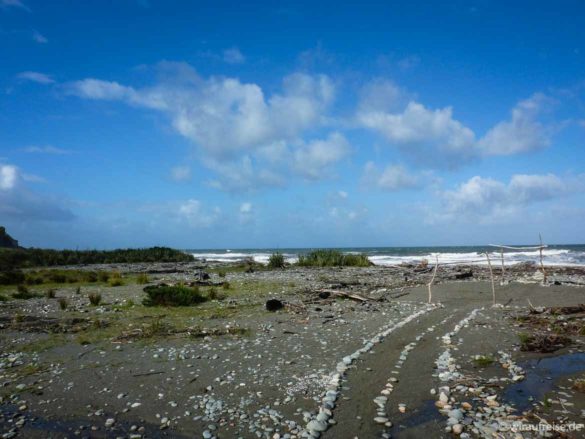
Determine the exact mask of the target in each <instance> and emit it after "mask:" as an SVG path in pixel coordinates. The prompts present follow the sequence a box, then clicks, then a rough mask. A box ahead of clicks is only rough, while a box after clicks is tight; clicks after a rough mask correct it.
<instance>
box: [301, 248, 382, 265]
mask: <svg viewBox="0 0 585 439" xmlns="http://www.w3.org/2000/svg"><path fill="white" fill-rule="evenodd" d="M298 264H299V265H300V266H301V267H369V266H370V265H373V264H372V263H371V262H370V260H369V259H368V257H367V255H365V254H359V255H356V254H344V253H341V252H340V251H339V250H313V251H312V252H310V253H308V254H306V255H299V262H298Z"/></svg>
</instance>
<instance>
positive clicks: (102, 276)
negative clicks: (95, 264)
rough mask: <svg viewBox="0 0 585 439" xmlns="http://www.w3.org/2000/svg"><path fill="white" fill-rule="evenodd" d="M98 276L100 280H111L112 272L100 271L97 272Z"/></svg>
mask: <svg viewBox="0 0 585 439" xmlns="http://www.w3.org/2000/svg"><path fill="white" fill-rule="evenodd" d="M97 277H98V280H99V281H100V282H107V281H109V280H110V273H108V272H107V271H100V272H99V273H98V274H97Z"/></svg>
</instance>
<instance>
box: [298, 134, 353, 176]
mask: <svg viewBox="0 0 585 439" xmlns="http://www.w3.org/2000/svg"><path fill="white" fill-rule="evenodd" d="M350 151H351V148H350V145H349V142H348V141H347V139H346V138H345V137H344V136H343V135H342V134H341V133H339V132H333V133H331V134H329V136H328V137H327V138H326V139H323V140H313V141H312V142H309V143H307V144H304V145H302V146H301V147H299V148H298V149H296V151H295V152H294V167H295V169H296V171H297V172H298V173H299V174H301V175H302V176H304V177H305V178H307V179H311V180H319V179H323V178H326V177H327V176H328V173H329V170H330V167H331V166H332V165H334V164H335V163H337V162H339V161H340V160H342V159H343V158H345V157H346V156H347V155H348V154H349V153H350Z"/></svg>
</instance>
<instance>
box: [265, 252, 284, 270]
mask: <svg viewBox="0 0 585 439" xmlns="http://www.w3.org/2000/svg"><path fill="white" fill-rule="evenodd" d="M268 267H269V268H284V256H283V255H282V253H272V254H271V255H270V259H268Z"/></svg>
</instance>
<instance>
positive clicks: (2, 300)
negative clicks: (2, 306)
mask: <svg viewBox="0 0 585 439" xmlns="http://www.w3.org/2000/svg"><path fill="white" fill-rule="evenodd" d="M8 300H9V299H8V297H7V296H5V295H4V294H0V302H7V301H8Z"/></svg>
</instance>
